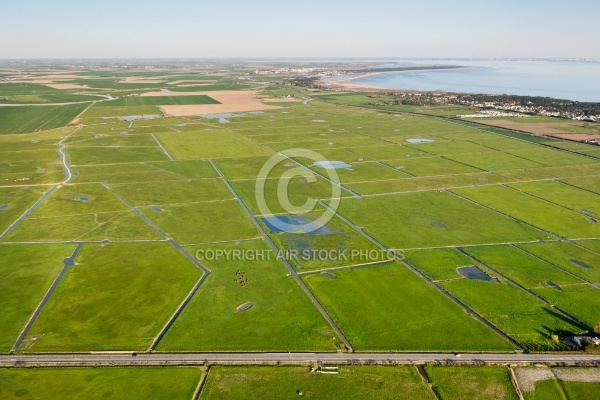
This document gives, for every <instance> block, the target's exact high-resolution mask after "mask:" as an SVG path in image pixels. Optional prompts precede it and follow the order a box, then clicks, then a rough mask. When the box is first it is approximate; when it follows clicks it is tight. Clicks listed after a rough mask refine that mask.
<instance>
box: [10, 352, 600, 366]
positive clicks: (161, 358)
mask: <svg viewBox="0 0 600 400" xmlns="http://www.w3.org/2000/svg"><path fill="white" fill-rule="evenodd" d="M444 361H452V362H459V363H469V362H489V363H506V364H509V363H561V362H569V363H583V362H585V363H596V364H599V365H600V355H582V354H572V355H565V354H514V353H510V354H462V355H461V356H460V357H456V356H455V355H453V354H433V353H422V354H421V353H419V354H418V353H414V354H406V353H401V354H389V353H386V354H367V353H365V354H357V353H351V354H348V353H225V354H223V353H221V354H214V353H213V354H191V353H176V354H174V353H169V354H159V353H153V354H146V353H144V354H138V355H137V356H133V355H132V354H130V353H129V354H123V353H121V354H118V353H115V354H68V355H39V356H35V355H27V356H15V355H10V356H0V365H12V364H14V363H16V362H25V363H35V364H65V365H69V364H96V363H113V364H144V363H198V364H201V363H205V362H209V363H215V364H218V363H231V362H235V363H246V364H256V363H263V362H271V363H273V362H284V363H287V362H290V363H305V362H323V363H348V362H378V363H429V362H444Z"/></svg>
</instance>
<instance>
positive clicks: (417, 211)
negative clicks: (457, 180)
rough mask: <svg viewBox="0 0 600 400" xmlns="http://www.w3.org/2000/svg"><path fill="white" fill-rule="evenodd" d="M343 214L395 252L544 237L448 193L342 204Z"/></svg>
mask: <svg viewBox="0 0 600 400" xmlns="http://www.w3.org/2000/svg"><path fill="white" fill-rule="evenodd" d="M367 210H369V211H368V212H367ZM339 211H340V213H341V214H342V215H343V216H345V217H347V218H348V219H350V220H351V221H352V222H353V223H355V224H357V225H358V226H360V227H362V228H363V229H364V230H365V231H366V232H367V233H369V234H372V235H373V236H375V237H376V238H378V239H379V240H381V241H382V242H383V243H384V244H385V245H387V246H388V247H390V248H398V249H411V248H423V247H441V246H452V245H454V246H457V245H467V244H486V243H502V242H506V241H531V240H534V239H536V238H537V237H540V234H539V233H537V232H535V231H533V230H532V229H528V228H527V227H525V226H524V225H522V224H518V223H516V222H514V221H512V220H510V219H508V218H506V217H504V216H502V215H499V214H496V213H494V212H492V211H489V210H487V209H485V208H483V207H481V206H478V205H475V204H473V203H470V202H468V201H465V200H462V199H460V198H458V197H456V196H453V195H451V194H449V193H438V192H421V193H410V194H402V195H391V196H379V197H368V198H364V199H362V200H356V199H351V200H342V203H341V206H340V210H339ZM436 224H438V225H436ZM415 232H418V234H415Z"/></svg>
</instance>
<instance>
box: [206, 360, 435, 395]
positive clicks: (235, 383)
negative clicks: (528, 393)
mask: <svg viewBox="0 0 600 400" xmlns="http://www.w3.org/2000/svg"><path fill="white" fill-rule="evenodd" d="M300 396H302V397H309V398H315V399H332V400H335V399H340V400H342V399H344V400H346V399H365V398H376V399H382V400H383V399H414V398H418V399H435V396H434V394H433V392H432V391H431V390H430V389H429V388H428V387H427V385H426V384H425V382H423V381H422V380H421V378H420V377H419V375H418V373H417V370H416V369H415V368H414V367H394V368H390V367H340V368H339V374H337V375H325V374H318V373H311V372H310V369H309V368H308V367H280V368H277V367H215V368H212V369H211V371H210V374H209V377H208V380H207V382H206V386H205V388H204V390H203V392H202V395H201V396H200V399H202V400H217V399H240V400H241V399H265V400H268V399H297V398H299V397H300Z"/></svg>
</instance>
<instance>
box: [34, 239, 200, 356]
mask: <svg viewBox="0 0 600 400" xmlns="http://www.w3.org/2000/svg"><path fill="white" fill-rule="evenodd" d="M75 261H76V263H77V264H76V265H75V266H73V267H71V268H70V269H69V270H68V272H67V274H66V275H65V276H64V278H63V279H62V281H61V282H60V284H59V285H58V287H57V289H56V291H55V293H54V294H53V295H52V297H51V298H50V301H49V302H48V303H47V304H46V306H45V308H44V310H43V311H42V313H41V314H40V316H39V318H38V319H37V321H36V322H35V324H34V325H33V327H32V328H31V331H30V332H29V335H28V336H27V338H26V342H24V346H23V347H24V349H23V350H24V351H40V352H48V351H59V352H60V351H85V350H144V349H146V348H147V347H148V346H150V344H151V343H152V340H153V338H154V337H155V336H156V335H157V334H158V332H159V331H160V329H161V328H162V327H163V325H164V324H165V323H166V322H167V320H168V318H169V317H170V316H171V314H172V313H173V312H174V311H175V309H176V308H177V306H178V305H179V304H180V303H181V302H182V301H183V299H184V298H185V296H186V295H187V293H188V292H189V291H190V290H191V288H192V287H193V285H194V283H195V282H196V281H197V280H198V279H199V278H200V276H201V271H200V270H199V269H198V268H197V267H196V266H195V265H193V264H192V263H191V262H190V261H189V260H188V259H187V258H185V257H184V256H183V255H182V254H181V253H179V252H178V251H177V250H175V249H174V248H173V247H172V246H171V245H169V244H166V243H165V244H109V245H107V246H100V245H84V247H83V248H82V249H81V252H80V253H79V254H78V256H77V258H76V259H75ZM34 339H35V340H34Z"/></svg>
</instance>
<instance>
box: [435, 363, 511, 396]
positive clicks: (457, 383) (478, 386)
mask: <svg viewBox="0 0 600 400" xmlns="http://www.w3.org/2000/svg"><path fill="white" fill-rule="evenodd" d="M425 372H426V373H427V376H428V377H429V379H430V380H431V382H432V384H433V388H434V389H435V391H436V392H437V393H438V394H439V395H440V397H441V398H442V399H444V400H461V399H472V400H478V399H480V400H492V399H497V400H509V399H515V400H516V399H517V393H516V391H515V389H514V387H513V385H512V383H511V381H510V375H509V372H508V369H507V368H506V367H484V368H481V367H442V366H439V367H437V366H433V365H428V366H426V367H425Z"/></svg>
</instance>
